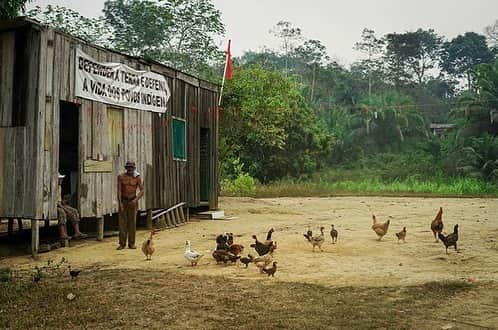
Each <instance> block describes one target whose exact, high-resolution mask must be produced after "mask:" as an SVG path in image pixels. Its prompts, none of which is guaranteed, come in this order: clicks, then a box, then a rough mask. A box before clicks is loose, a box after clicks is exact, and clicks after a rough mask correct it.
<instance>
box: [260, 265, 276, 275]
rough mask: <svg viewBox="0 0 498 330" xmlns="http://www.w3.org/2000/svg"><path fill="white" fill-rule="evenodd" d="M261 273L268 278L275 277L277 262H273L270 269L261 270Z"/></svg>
mask: <svg viewBox="0 0 498 330" xmlns="http://www.w3.org/2000/svg"><path fill="white" fill-rule="evenodd" d="M263 272H265V273H266V274H268V277H269V276H271V277H275V276H274V275H275V273H276V272H277V262H276V261H274V262H273V266H272V267H270V268H263Z"/></svg>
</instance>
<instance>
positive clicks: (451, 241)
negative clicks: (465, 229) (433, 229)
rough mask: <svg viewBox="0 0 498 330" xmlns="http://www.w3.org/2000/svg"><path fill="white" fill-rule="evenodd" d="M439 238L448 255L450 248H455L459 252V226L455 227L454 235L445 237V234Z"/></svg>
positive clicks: (439, 235)
mask: <svg viewBox="0 0 498 330" xmlns="http://www.w3.org/2000/svg"><path fill="white" fill-rule="evenodd" d="M438 237H439V239H440V240H441V242H443V244H444V246H445V247H446V254H448V248H449V247H450V246H454V247H455V251H457V252H458V249H457V241H458V225H455V227H454V229H453V233H451V234H449V235H448V236H444V235H443V234H441V233H439V234H438Z"/></svg>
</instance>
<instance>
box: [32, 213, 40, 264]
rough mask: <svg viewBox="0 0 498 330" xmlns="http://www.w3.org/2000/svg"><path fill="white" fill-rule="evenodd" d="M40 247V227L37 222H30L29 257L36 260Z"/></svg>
mask: <svg viewBox="0 0 498 330" xmlns="http://www.w3.org/2000/svg"><path fill="white" fill-rule="evenodd" d="M39 247H40V227H39V226H38V220H34V219H32V220H31V255H32V256H33V258H35V259H36V258H38V248H39Z"/></svg>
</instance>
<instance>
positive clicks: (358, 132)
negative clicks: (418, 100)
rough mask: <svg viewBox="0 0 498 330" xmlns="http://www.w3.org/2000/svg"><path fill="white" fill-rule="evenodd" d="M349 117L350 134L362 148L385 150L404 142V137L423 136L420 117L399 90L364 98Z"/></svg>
mask: <svg viewBox="0 0 498 330" xmlns="http://www.w3.org/2000/svg"><path fill="white" fill-rule="evenodd" d="M359 110H360V111H359V112H358V113H356V114H355V118H354V119H353V120H352V131H351V134H352V135H353V136H355V139H356V141H357V142H359V143H362V144H363V145H364V147H365V150H370V151H374V150H386V149H389V148H391V147H393V146H397V145H399V144H401V143H403V142H404V141H405V138H406V137H407V136H410V135H411V136H417V135H419V136H420V135H422V136H424V135H426V130H425V124H424V119H423V117H422V116H421V115H420V114H418V113H417V112H416V111H415V108H414V106H413V100H412V99H411V98H410V97H409V96H407V95H404V94H402V93H399V92H394V91H391V92H386V93H383V94H374V95H372V96H371V97H370V98H367V97H365V98H364V99H363V100H361V101H360V103H359Z"/></svg>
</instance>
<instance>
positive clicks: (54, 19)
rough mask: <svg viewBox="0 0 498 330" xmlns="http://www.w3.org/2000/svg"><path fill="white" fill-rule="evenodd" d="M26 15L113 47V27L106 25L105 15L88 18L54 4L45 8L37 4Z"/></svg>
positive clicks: (93, 41)
mask: <svg viewBox="0 0 498 330" xmlns="http://www.w3.org/2000/svg"><path fill="white" fill-rule="evenodd" d="M26 15H27V16H28V17H31V18H34V19H36V20H38V21H40V22H43V23H45V24H48V25H50V26H52V27H53V28H55V29H57V30H60V31H62V32H65V33H68V34H71V35H74V36H76V37H78V38H81V39H84V40H86V41H88V42H91V43H93V44H97V45H99V46H102V47H108V48H110V47H112V45H111V44H110V37H111V29H112V28H111V27H110V26H108V25H106V22H105V21H104V19H103V17H98V18H88V17H84V16H82V15H80V13H78V12H76V11H74V10H72V9H69V8H65V7H61V6H52V5H47V7H46V8H45V9H42V8H41V7H40V6H36V7H35V8H33V9H31V10H29V11H28V12H27V13H26Z"/></svg>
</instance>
